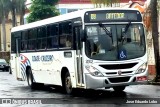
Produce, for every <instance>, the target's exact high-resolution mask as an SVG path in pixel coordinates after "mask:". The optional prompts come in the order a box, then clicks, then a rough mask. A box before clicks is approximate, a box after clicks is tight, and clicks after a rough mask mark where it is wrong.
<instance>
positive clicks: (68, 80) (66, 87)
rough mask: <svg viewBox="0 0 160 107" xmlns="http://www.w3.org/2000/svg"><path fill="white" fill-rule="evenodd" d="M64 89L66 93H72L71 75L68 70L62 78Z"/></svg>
mask: <svg viewBox="0 0 160 107" xmlns="http://www.w3.org/2000/svg"><path fill="white" fill-rule="evenodd" d="M63 83H64V84H63V85H64V86H63V87H64V91H65V93H67V94H72V93H73V89H72V82H71V77H70V75H69V72H66V74H65V78H64V82H63Z"/></svg>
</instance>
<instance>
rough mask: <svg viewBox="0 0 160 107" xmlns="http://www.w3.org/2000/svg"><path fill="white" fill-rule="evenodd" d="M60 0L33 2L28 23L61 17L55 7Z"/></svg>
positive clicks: (33, 0) (34, 0)
mask: <svg viewBox="0 0 160 107" xmlns="http://www.w3.org/2000/svg"><path fill="white" fill-rule="evenodd" d="M57 2H58V0H32V5H31V7H30V11H31V13H30V15H29V16H28V17H27V21H28V23H30V22H34V21H38V20H42V19H46V18H49V17H53V16H57V15H59V12H58V10H57V9H56V7H55V5H56V4H57Z"/></svg>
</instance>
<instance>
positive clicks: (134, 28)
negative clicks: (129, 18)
mask: <svg viewBox="0 0 160 107" xmlns="http://www.w3.org/2000/svg"><path fill="white" fill-rule="evenodd" d="M85 29H86V34H87V35H86V36H87V39H86V43H85V45H86V48H85V52H86V55H87V56H88V57H89V58H91V59H96V60H105V61H118V60H128V59H133V58H138V57H141V56H143V55H144V54H145V51H146V46H145V36H144V29H143V25H142V24H132V23H127V24H116V25H115V24H114V25H113V24H103V25H102V24H95V25H86V27H85Z"/></svg>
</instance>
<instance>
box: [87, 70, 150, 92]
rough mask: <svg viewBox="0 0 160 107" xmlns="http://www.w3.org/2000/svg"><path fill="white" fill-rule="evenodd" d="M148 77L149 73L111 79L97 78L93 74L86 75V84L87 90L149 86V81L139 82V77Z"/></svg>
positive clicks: (112, 77) (111, 77)
mask: <svg viewBox="0 0 160 107" xmlns="http://www.w3.org/2000/svg"><path fill="white" fill-rule="evenodd" d="M142 76H143V77H148V73H147V72H145V73H142V74H136V75H122V76H110V77H95V76H92V75H91V74H89V73H87V74H85V82H86V88H87V89H96V88H103V87H114V86H122V85H123V86H128V85H136V84H147V83H148V82H147V80H143V81H138V80H137V77H142Z"/></svg>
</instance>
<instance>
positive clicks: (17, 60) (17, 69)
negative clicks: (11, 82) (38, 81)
mask: <svg viewBox="0 0 160 107" xmlns="http://www.w3.org/2000/svg"><path fill="white" fill-rule="evenodd" d="M15 42H16V43H15V44H16V46H15V47H16V55H15V75H16V78H17V80H23V78H22V74H21V70H20V64H21V63H20V52H19V51H20V38H18V37H16V38H15Z"/></svg>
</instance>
